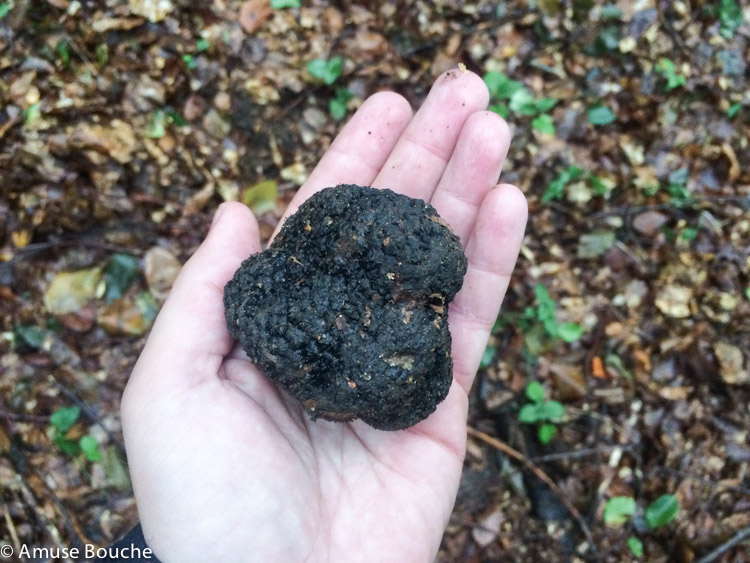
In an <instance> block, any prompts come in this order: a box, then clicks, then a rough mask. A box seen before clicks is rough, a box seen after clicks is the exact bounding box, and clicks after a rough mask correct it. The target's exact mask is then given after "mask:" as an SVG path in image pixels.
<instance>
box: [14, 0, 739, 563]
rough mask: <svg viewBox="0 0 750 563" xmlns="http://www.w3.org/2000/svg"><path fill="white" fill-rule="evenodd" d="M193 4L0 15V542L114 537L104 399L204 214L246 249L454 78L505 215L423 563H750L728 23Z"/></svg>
mask: <svg viewBox="0 0 750 563" xmlns="http://www.w3.org/2000/svg"><path fill="white" fill-rule="evenodd" d="M277 3H281V4H285V3H286V4H294V3H295V2H293V1H287V2H273V4H274V5H276V4H277ZM192 4H196V3H190V2H185V1H183V0H161V1H159V2H157V1H156V0H130V1H129V3H128V2H115V1H113V0H107V1H100V2H93V1H88V0H82V1H79V0H45V1H41V0H40V1H35V2H31V1H29V0H4V1H0V330H1V331H2V332H1V333H0V336H1V338H0V487H1V489H0V507H2V509H1V510H2V512H3V514H2V515H1V516H0V544H4V543H5V544H9V545H12V546H15V547H16V548H18V546H20V545H22V544H26V545H37V546H49V547H54V546H71V545H74V542H75V541H84V542H87V543H96V544H100V545H107V544H109V543H110V542H111V541H112V540H114V539H116V538H118V537H119V536H121V535H122V534H123V533H124V532H125V531H127V530H128V529H129V528H130V527H131V526H132V525H133V524H134V522H135V521H136V519H137V514H136V510H135V504H134V500H133V497H132V491H131V488H130V483H129V479H128V473H127V466H126V461H125V455H124V454H125V453H124V447H123V442H122V433H121V428H120V422H119V414H118V410H119V398H120V395H121V393H122V390H123V388H124V385H125V382H126V380H127V378H128V375H129V372H130V370H131V368H132V366H133V364H134V362H135V360H136V358H137V356H138V354H139V351H140V350H141V348H142V346H143V344H144V340H145V335H146V334H147V331H148V329H149V327H150V324H151V322H152V320H153V318H154V316H155V313H156V312H157V310H158V307H159V305H160V303H161V302H162V301H163V299H164V297H165V295H166V293H167V292H168V290H169V287H170V286H171V283H172V281H173V279H174V276H175V275H176V273H177V271H178V270H179V267H180V264H182V263H184V261H185V260H186V259H187V258H188V257H189V256H190V254H191V253H192V252H193V251H194V250H195V248H196V247H197V246H198V244H199V243H200V241H201V240H202V238H203V236H204V235H205V233H206V231H207V228H208V225H209V224H210V220H211V217H212V214H213V212H214V211H215V209H216V207H217V205H218V204H219V203H221V202H222V201H224V200H237V199H239V200H241V201H244V202H246V203H247V204H248V205H250V206H251V207H252V208H253V210H254V211H255V212H256V213H257V214H258V216H259V218H260V222H261V225H262V234H263V237H264V239H267V238H268V236H269V235H270V233H271V232H272V230H273V228H274V227H275V225H276V223H277V221H278V219H279V217H280V216H281V214H282V213H283V211H284V209H285V206H286V204H287V203H288V201H289V200H290V198H291V197H292V195H293V194H294V193H295V191H296V189H297V188H298V187H299V185H300V184H301V183H302V182H303V181H304V179H305V178H306V176H307V174H308V173H309V172H310V171H311V170H312V167H313V166H314V165H315V163H316V162H317V161H318V159H319V158H320V156H321V155H322V154H323V152H324V151H325V150H326V148H327V147H328V146H329V144H330V142H331V140H332V139H333V137H334V136H335V134H336V132H337V131H338V130H340V128H341V125H342V123H343V120H344V119H346V116H347V115H351V113H352V112H353V111H354V110H355V109H356V107H357V106H358V105H359V104H361V103H362V101H363V100H364V99H365V98H366V97H367V96H368V95H369V94H371V93H374V92H376V91H378V90H382V89H390V90H394V91H397V92H399V93H401V94H403V95H404V96H405V97H406V98H407V99H408V100H409V101H410V102H411V103H412V105H413V106H415V107H417V106H419V104H420V103H421V102H422V100H423V99H424V97H425V95H426V93H427V91H428V90H429V87H430V85H431V84H432V82H433V81H434V79H435V78H436V77H437V76H438V75H439V74H440V73H441V72H443V71H445V70H447V69H449V68H453V67H455V66H456V65H457V64H458V63H463V64H464V65H466V67H467V68H468V69H469V70H472V71H474V72H477V73H478V74H480V75H482V76H485V77H486V81H487V83H488V86H489V87H490V90H491V93H492V97H493V99H492V108H493V109H494V110H495V111H497V112H499V113H501V114H503V115H504V116H506V118H507V120H508V122H509V124H510V126H511V129H512V131H513V135H514V140H513V144H512V147H511V150H510V154H509V156H508V160H507V163H506V168H505V170H504V172H503V181H504V182H510V183H515V184H517V185H518V186H519V187H521V189H522V190H523V191H524V192H525V194H526V195H527V198H528V200H529V206H530V219H529V225H528V230H527V235H526V238H525V241H524V245H523V248H522V251H521V256H520V259H519V263H518V267H517V269H516V271H515V274H514V277H513V280H512V282H511V286H510V288H509V291H508V295H507V298H506V301H505V304H504V307H503V311H502V314H501V317H500V318H499V319H498V323H497V325H496V327H495V330H494V331H493V336H492V338H491V341H490V345H489V346H488V348H487V352H486V354H485V357H484V359H483V365H482V369H481V371H480V374H479V377H478V378H477V382H476V384H475V387H474V389H473V391H472V395H471V410H470V420H469V426H470V434H469V444H468V452H467V457H466V462H465V469H464V474H463V480H462V484H461V488H460V492H459V495H458V499H457V502H456V507H455V510H454V513H453V516H452V518H451V521H450V524H449V526H448V528H447V530H446V533H445V536H444V540H443V545H442V548H441V551H440V554H439V557H438V559H439V561H445V562H450V561H571V560H580V561H597V560H600V561H627V560H645V561H682V562H691V561H701V562H708V561H724V562H728V561H733V562H734V561H750V543H749V542H750V477H748V463H749V462H750V439H749V436H748V434H749V433H750V407H749V405H750V214H749V213H748V210H750V149H749V148H748V136H749V133H750V95H749V94H748V83H749V82H748V77H749V76H750V71H749V70H748V67H747V61H748V60H750V8H742V7H741V6H742V2H739V3H738V2H735V1H734V0H721V1H720V2H719V1H713V2H711V1H704V0H676V1H674V2H672V1H669V2H665V1H657V0H639V1H637V2H627V1H623V0H617V1H614V2H611V3H601V2H596V1H594V0H572V1H568V2H559V1H554V0H553V1H550V0H536V1H532V0H528V1H519V0H511V1H508V2H494V1H489V0H478V1H472V0H469V1H462V0H437V1H435V2H428V1H423V0H418V1H415V2H405V1H401V0H398V1H395V2H374V1H368V0H362V1H361V2H360V3H353V2H349V1H346V0H340V1H333V0H332V1H330V2H327V1H323V0H312V1H305V2H303V4H304V6H303V7H302V8H295V7H292V8H280V7H277V8H275V9H274V8H271V7H270V6H269V3H268V0H248V1H244V2H236V1H231V2H227V1H225V0H214V1H213V2H207V3H205V5H204V6H199V7H197V6H196V5H192ZM743 9H744V14H743V12H742V10H743ZM337 57H341V65H340V66H339V65H338V64H337V61H336V58H337ZM314 59H318V60H320V61H325V62H318V63H315V64H314V65H313V66H312V67H308V63H310V62H311V61H312V60H314ZM530 383H531V386H529V384H530Z"/></svg>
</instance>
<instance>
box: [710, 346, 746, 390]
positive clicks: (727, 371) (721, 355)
mask: <svg viewBox="0 0 750 563" xmlns="http://www.w3.org/2000/svg"><path fill="white" fill-rule="evenodd" d="M714 353H715V354H716V359H717V360H718V361H719V370H720V372H719V373H720V374H721V378H722V379H723V380H724V383H727V384H729V385H742V384H745V383H750V370H748V369H747V368H746V367H745V366H743V365H742V364H743V358H742V350H740V349H739V348H738V347H737V346H733V345H732V344H727V343H726V342H717V343H716V344H714Z"/></svg>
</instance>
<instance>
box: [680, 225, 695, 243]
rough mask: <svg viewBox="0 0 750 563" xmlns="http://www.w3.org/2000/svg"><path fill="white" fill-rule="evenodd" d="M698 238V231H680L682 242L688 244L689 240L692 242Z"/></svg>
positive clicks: (687, 228) (689, 229) (692, 229)
mask: <svg viewBox="0 0 750 563" xmlns="http://www.w3.org/2000/svg"><path fill="white" fill-rule="evenodd" d="M697 236H698V229H695V228H693V227H686V228H684V229H682V231H681V232H680V238H681V239H682V240H685V241H688V242H690V241H691V240H694V239H695V237H697Z"/></svg>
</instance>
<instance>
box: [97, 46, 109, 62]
mask: <svg viewBox="0 0 750 563" xmlns="http://www.w3.org/2000/svg"><path fill="white" fill-rule="evenodd" d="M96 61H97V62H98V63H99V66H104V65H106V64H107V62H108V61H109V47H108V46H107V44H106V43H99V44H98V45H97V46H96Z"/></svg>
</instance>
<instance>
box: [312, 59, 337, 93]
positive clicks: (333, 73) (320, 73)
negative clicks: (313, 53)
mask: <svg viewBox="0 0 750 563" xmlns="http://www.w3.org/2000/svg"><path fill="white" fill-rule="evenodd" d="M343 68H344V60H343V59H342V58H341V57H334V58H332V59H330V60H325V59H314V60H312V61H310V62H309V63H307V72H309V73H310V74H312V75H313V76H314V77H315V78H318V79H320V80H322V81H323V82H324V83H325V84H327V85H329V86H330V85H331V84H333V83H334V82H336V80H338V78H339V76H341V71H342V70H343Z"/></svg>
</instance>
